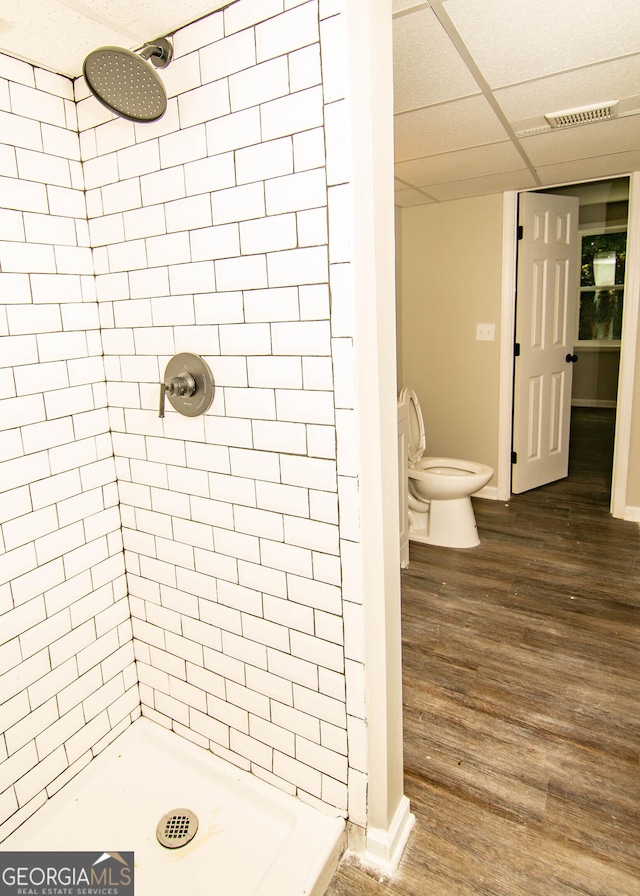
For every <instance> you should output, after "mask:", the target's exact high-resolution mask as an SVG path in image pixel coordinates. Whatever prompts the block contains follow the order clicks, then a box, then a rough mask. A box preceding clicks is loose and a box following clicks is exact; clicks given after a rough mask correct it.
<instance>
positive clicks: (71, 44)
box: [0, 0, 228, 77]
mask: <svg viewBox="0 0 640 896" xmlns="http://www.w3.org/2000/svg"><path fill="white" fill-rule="evenodd" d="M226 2H228V0H208V2H207V0H136V2H135V3H131V2H130V0H129V2H126V0H2V2H1V4H0V51H2V52H5V53H8V54H9V55H10V56H15V57H16V58H18V59H24V60H25V61H27V62H30V63H31V64H33V65H37V66H40V67H41V68H45V69H49V70H50V71H53V72H58V73H59V74H62V75H67V76H69V77H77V76H78V75H80V74H81V72H82V63H83V61H84V59H85V57H86V56H87V54H88V53H90V52H91V50H94V49H95V48H96V47H101V46H109V45H115V46H121V47H128V48H129V49H134V48H137V47H139V46H141V45H142V44H143V43H145V42H146V41H149V40H153V38H155V37H159V36H161V35H163V34H166V33H168V32H171V31H175V30H176V29H177V28H178V27H181V26H182V25H186V24H187V23H188V22H192V21H194V20H195V19H197V18H199V17H200V16H203V15H205V14H206V13H209V12H212V11H214V10H215V9H219V8H220V7H221V6H223V5H226Z"/></svg>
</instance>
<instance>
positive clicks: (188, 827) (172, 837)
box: [156, 809, 198, 849]
mask: <svg viewBox="0 0 640 896" xmlns="http://www.w3.org/2000/svg"><path fill="white" fill-rule="evenodd" d="M197 831H198V819H197V818H196V816H195V815H194V814H193V812H190V811H189V809H172V810H171V812H167V814H166V815H164V816H163V817H162V818H161V819H160V821H159V822H158V827H157V828H156V837H157V838H158V843H159V844H160V845H161V846H166V847H167V849H178V847H180V846H186V845H187V843H190V842H191V841H192V840H193V838H194V837H195V835H196V833H197Z"/></svg>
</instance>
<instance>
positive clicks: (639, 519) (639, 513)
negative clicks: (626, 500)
mask: <svg viewBox="0 0 640 896" xmlns="http://www.w3.org/2000/svg"><path fill="white" fill-rule="evenodd" d="M624 519H625V520H628V521H629V522H631V523H640V507H625V509H624Z"/></svg>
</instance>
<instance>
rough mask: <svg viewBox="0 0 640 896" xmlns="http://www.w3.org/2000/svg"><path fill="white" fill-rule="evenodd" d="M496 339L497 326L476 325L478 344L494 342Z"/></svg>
mask: <svg viewBox="0 0 640 896" xmlns="http://www.w3.org/2000/svg"><path fill="white" fill-rule="evenodd" d="M495 338H496V325H495V324H477V325H476V341H477V342H493V340H494V339H495Z"/></svg>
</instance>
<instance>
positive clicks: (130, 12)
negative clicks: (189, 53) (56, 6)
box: [76, 0, 229, 49]
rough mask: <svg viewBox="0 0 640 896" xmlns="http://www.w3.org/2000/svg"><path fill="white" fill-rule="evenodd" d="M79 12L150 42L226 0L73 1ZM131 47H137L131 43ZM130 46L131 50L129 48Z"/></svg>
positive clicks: (175, 29) (224, 3) (225, 4)
mask: <svg viewBox="0 0 640 896" xmlns="http://www.w3.org/2000/svg"><path fill="white" fill-rule="evenodd" d="M76 2H77V3H78V8H79V9H86V10H87V15H90V16H92V17H95V18H96V19H97V20H98V21H99V20H100V18H101V17H103V18H104V17H105V16H106V17H108V19H109V22H110V23H111V24H112V25H113V26H114V27H118V26H119V27H121V28H124V29H126V30H127V31H131V32H132V33H133V34H134V35H135V36H138V37H140V39H141V40H142V42H143V43H144V42H147V41H152V40H153V39H154V38H156V37H162V36H164V35H165V34H170V33H171V32H173V31H177V30H178V28H181V27H182V26H183V25H187V24H189V23H190V22H193V21H195V19H198V18H200V17H201V16H204V15H206V14H208V13H211V12H214V11H215V10H217V9H220V8H221V7H223V6H228V5H229V0H169V2H167V0H135V3H132V2H131V0H106V2H105V0H76ZM133 46H136V47H137V46H139V44H135V45H133ZM133 46H132V49H133Z"/></svg>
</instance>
